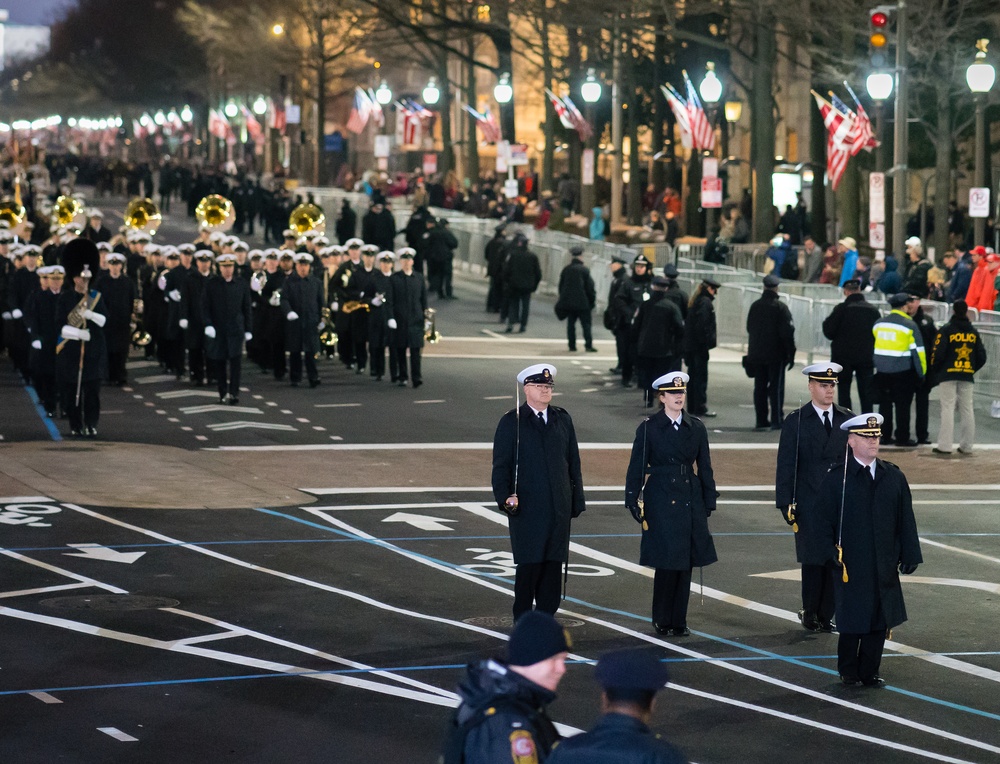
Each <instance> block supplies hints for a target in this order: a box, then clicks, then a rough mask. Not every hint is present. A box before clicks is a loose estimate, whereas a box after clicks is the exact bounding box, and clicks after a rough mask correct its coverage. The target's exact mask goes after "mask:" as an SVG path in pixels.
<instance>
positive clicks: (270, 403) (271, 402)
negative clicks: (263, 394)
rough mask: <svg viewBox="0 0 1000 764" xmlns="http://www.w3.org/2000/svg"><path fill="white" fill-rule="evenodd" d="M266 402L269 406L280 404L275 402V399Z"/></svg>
mask: <svg viewBox="0 0 1000 764" xmlns="http://www.w3.org/2000/svg"><path fill="white" fill-rule="evenodd" d="M265 403H266V404H267V405H268V406H277V405H278V404H277V403H275V402H274V401H265Z"/></svg>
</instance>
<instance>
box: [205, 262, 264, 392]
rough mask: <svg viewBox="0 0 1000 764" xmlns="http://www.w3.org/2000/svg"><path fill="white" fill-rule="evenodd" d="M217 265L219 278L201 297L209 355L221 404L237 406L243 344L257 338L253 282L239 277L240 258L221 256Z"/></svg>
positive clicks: (211, 279) (206, 348)
mask: <svg viewBox="0 0 1000 764" xmlns="http://www.w3.org/2000/svg"><path fill="white" fill-rule="evenodd" d="M216 263H217V264H218V266H219V275H218V276H213V277H212V278H210V279H209V280H208V283H207V284H205V291H204V293H203V294H202V296H201V315H202V323H203V324H204V326H205V329H204V333H205V337H206V342H205V356H206V357H207V358H208V360H209V361H210V362H211V363H212V364H213V365H214V366H215V379H216V381H217V382H218V384H219V403H228V404H229V405H231V406H235V405H236V404H237V403H239V401H240V374H241V372H242V359H243V343H244V342H246V341H247V340H250V339H252V337H253V334H252V332H251V331H250V327H251V325H252V324H251V321H252V317H251V315H250V282H249V281H247V280H246V279H239V278H235V273H236V255H231V254H225V255H219V256H218V258H216Z"/></svg>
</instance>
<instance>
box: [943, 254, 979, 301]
mask: <svg viewBox="0 0 1000 764" xmlns="http://www.w3.org/2000/svg"><path fill="white" fill-rule="evenodd" d="M955 254H956V255H958V256H959V257H958V262H957V263H955V269H954V270H953V271H952V274H951V281H950V282H949V283H948V294H947V300H948V302H955V301H957V300H964V299H965V295H966V293H967V292H968V291H969V284H970V283H971V282H972V270H973V265H972V255H971V254H970V253H969V252H967V251H963V248H962V247H960V246H959V247H955Z"/></svg>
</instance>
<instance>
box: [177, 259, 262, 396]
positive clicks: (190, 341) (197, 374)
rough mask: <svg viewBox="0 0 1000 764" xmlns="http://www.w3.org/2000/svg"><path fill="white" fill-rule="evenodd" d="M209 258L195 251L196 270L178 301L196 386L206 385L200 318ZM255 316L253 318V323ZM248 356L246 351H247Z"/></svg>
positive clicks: (191, 371) (191, 372)
mask: <svg viewBox="0 0 1000 764" xmlns="http://www.w3.org/2000/svg"><path fill="white" fill-rule="evenodd" d="M214 259H215V258H214V257H213V256H212V252H211V250H208V249H200V250H198V251H197V252H195V255H194V262H195V267H194V268H193V269H192V270H191V272H190V273H189V274H188V276H187V278H186V279H184V288H183V289H182V290H181V291H182V293H183V299H182V300H181V319H180V322H179V324H180V327H181V329H182V330H183V332H184V347H185V348H186V349H187V354H188V369H189V375H190V377H189V378H190V380H191V382H192V383H193V384H194V386H195V387H204V386H205V383H206V381H207V380H206V363H205V342H206V338H205V324H204V317H203V315H202V307H201V306H202V300H203V296H204V294H205V287H206V286H207V285H208V280H209V279H210V278H211V277H212V261H213V260H214ZM256 318H257V316H256V313H255V314H254V319H255V320H256ZM247 354H248V356H249V349H248V351H247Z"/></svg>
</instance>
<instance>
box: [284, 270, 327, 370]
mask: <svg viewBox="0 0 1000 764" xmlns="http://www.w3.org/2000/svg"><path fill="white" fill-rule="evenodd" d="M293 310H294V311H295V312H296V313H298V314H299V317H298V318H297V319H296V320H294V321H289V320H287V319H285V350H287V351H289V352H290V353H298V352H306V353H318V352H319V322H320V320H321V319H322V313H323V285H322V284H321V283H320V281H319V279H318V278H316V277H315V276H306V277H305V278H302V277H301V276H299V274H298V273H292V274H291V275H290V276H289V277H288V278H287V279H285V284H284V286H283V287H282V289H281V312H282V313H283V314H284V315H286V316H287V315H288V313H289V312H290V311H293Z"/></svg>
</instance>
